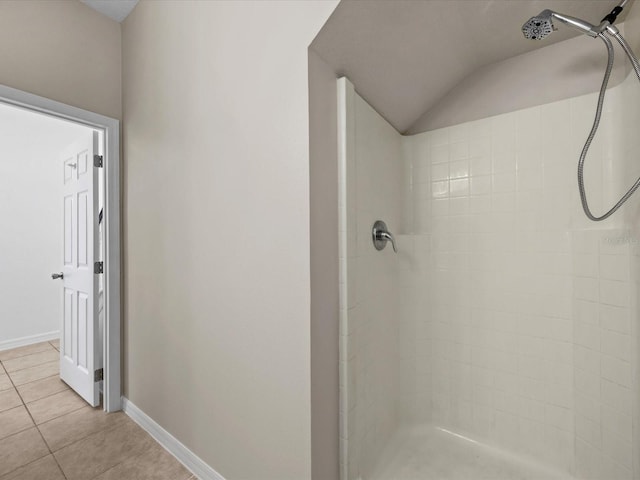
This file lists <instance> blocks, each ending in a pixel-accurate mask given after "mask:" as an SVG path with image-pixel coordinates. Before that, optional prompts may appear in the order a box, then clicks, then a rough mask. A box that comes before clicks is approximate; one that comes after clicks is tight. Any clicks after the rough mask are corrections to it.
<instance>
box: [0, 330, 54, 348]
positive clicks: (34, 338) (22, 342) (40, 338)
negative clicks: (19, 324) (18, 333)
mask: <svg viewBox="0 0 640 480" xmlns="http://www.w3.org/2000/svg"><path fill="white" fill-rule="evenodd" d="M58 338H60V332H59V331H55V332H47V333H41V334H40V335H31V336H29V337H21V338H15V339H13V340H4V341H2V342H0V352H2V351H3V350H11V349H12V348H18V347H24V346H26V345H32V344H34V343H40V342H48V341H50V340H56V339H58Z"/></svg>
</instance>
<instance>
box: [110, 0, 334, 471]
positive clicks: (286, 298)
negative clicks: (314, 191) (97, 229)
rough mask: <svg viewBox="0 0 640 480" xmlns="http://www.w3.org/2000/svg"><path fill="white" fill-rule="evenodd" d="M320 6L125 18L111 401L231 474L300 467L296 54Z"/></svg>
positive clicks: (301, 129)
mask: <svg viewBox="0 0 640 480" xmlns="http://www.w3.org/2000/svg"><path fill="white" fill-rule="evenodd" d="M335 5H336V2H335V1H334V0H331V1H320V2H318V1H305V2H297V1H292V2H260V1H257V2H235V1H231V2H185V1H181V2H173V1H166V2H151V1H148V2H145V1H143V2H141V3H140V4H139V5H138V6H137V7H136V9H135V10H134V12H133V13H132V14H131V15H130V16H129V18H128V19H127V20H126V21H125V22H124V25H123V90H124V101H123V105H124V154H125V158H126V164H125V178H126V187H125V195H126V200H125V205H126V207H125V208H126V212H125V215H126V218H125V244H126V249H125V257H126V258H125V276H126V280H127V283H126V285H127V286H126V300H125V302H126V304H125V315H126V325H125V351H127V352H128V355H127V358H126V367H125V369H126V378H125V389H126V395H127V396H128V398H129V399H130V400H131V401H132V402H133V403H134V404H136V405H137V406H138V407H140V408H141V409H142V410H144V411H145V412H146V413H147V414H148V415H150V416H151V417H152V418H153V419H154V420H155V421H157V422H158V423H159V424H160V425H162V426H163V427H164V428H166V429H167V430H168V431H169V432H171V433H172V434H173V435H175V436H176V437H177V438H178V439H179V440H180V441H181V442H183V443H184V444H185V445H186V446H187V447H189V448H190V449H192V450H193V451H194V452H195V453H196V454H197V455H199V456H200V457H201V458H202V459H203V460H204V461H206V462H207V463H209V464H210V465H211V466H213V467H214V468H215V469H216V470H217V471H219V472H220V473H221V474H222V475H223V476H225V477H226V478H229V479H278V480H284V479H295V480H298V479H304V478H309V477H310V474H311V466H310V464H311V458H310V457H311V446H310V442H311V431H310V430H311V429H310V427H311V414H310V327H309V324H310V311H309V303H310V267H309V263H310V255H309V240H310V239H309V133H308V132H309V104H308V101H309V100H308V93H307V92H308V75H307V69H308V63H307V47H308V45H309V43H310V42H311V41H312V40H313V37H314V36H315V34H316V33H317V31H318V30H319V29H320V27H321V26H322V24H323V23H324V21H325V20H326V19H327V17H328V15H329V14H330V13H331V11H332V10H333V8H334V7H335Z"/></svg>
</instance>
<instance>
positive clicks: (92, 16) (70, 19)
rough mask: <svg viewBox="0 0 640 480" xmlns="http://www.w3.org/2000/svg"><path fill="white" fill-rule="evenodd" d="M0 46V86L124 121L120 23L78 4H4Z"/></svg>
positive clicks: (46, 0)
mask: <svg viewBox="0 0 640 480" xmlns="http://www.w3.org/2000/svg"><path fill="white" fill-rule="evenodd" d="M0 45H1V47H0V65H2V68H0V84H3V85H7V86H9V87H13V88H17V89H19V90H24V91H27V92H29V93H35V94H36V95H41V96H43V97H47V98H50V99H53V100H57V101H59V102H63V103H66V104H68V105H73V106H75V107H80V108H84V109H85V110H90V111H92V112H96V113H100V114H103V115H107V116H109V117H113V118H118V119H119V118H120V116H121V96H120V92H121V82H120V65H121V58H120V52H121V48H120V24H119V23H117V22H114V21H113V20H110V19H109V18H107V17H105V16H104V15H101V14H99V13H98V12H96V11H95V10H92V9H91V8H89V7H87V6H86V5H83V4H82V3H80V2H78V1H75V0H30V1H22V0H15V1H14V0H3V1H2V2H0Z"/></svg>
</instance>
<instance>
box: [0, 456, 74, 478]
mask: <svg viewBox="0 0 640 480" xmlns="http://www.w3.org/2000/svg"><path fill="white" fill-rule="evenodd" d="M0 480H65V478H64V475H62V471H61V470H60V467H58V464H57V463H56V460H55V458H53V455H47V456H46V457H43V458H41V459H40V460H36V461H35V462H31V463H30V464H29V465H25V466H24V467H20V468H18V469H17V470H14V471H13V472H11V473H8V474H7V475H3V476H2V477H0Z"/></svg>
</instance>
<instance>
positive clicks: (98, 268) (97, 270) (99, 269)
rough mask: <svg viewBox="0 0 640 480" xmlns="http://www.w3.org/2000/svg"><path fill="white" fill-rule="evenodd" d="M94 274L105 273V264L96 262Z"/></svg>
mask: <svg viewBox="0 0 640 480" xmlns="http://www.w3.org/2000/svg"><path fill="white" fill-rule="evenodd" d="M93 273H96V274H97V273H104V262H96V263H94V264H93Z"/></svg>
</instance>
